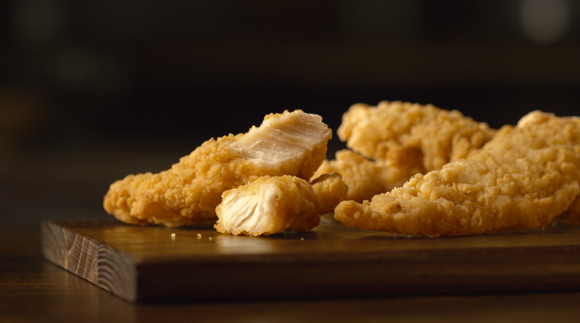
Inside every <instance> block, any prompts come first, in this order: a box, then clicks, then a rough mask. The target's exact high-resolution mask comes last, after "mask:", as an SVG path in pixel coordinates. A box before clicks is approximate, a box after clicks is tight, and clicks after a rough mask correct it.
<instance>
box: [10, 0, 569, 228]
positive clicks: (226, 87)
mask: <svg viewBox="0 0 580 323" xmlns="http://www.w3.org/2000/svg"><path fill="white" fill-rule="evenodd" d="M579 18H580V2H578V1H572V0H478V1H467V0H465V1H459V0H447V1H427V0H403V1H378V0H342V1H328V0H309V1H304V0H296V1H287V0H277V1H265V0H254V1H233V0H198V1H158V0H140V1H137V0H98V1H96V0H89V1H73V0H13V1H3V2H0V185H1V186H0V187H1V188H0V190H1V191H0V193H1V194H0V225H2V226H5V227H6V226H16V227H20V226H30V225H31V224H33V225H36V223H37V222H38V221H39V220H42V219H47V218H58V219H61V218H70V217H86V216H106V214H104V211H102V207H101V203H102V197H103V195H104V194H105V192H106V190H107V188H108V185H109V184H110V183H111V182H113V181H114V180H116V179H120V178H122V177H124V176H125V175H127V174H129V173H140V172H145V171H153V172H158V171H161V170H163V169H166V168H168V167H169V166H170V165H171V164H172V163H174V162H177V161H178V160H179V158H180V157H181V156H183V155H185V154H188V153H189V152H190V151H192V150H193V149H195V147H197V146H198V145H199V144H201V143H202V142H203V141H205V140H206V139H209V138H210V137H216V136H222V135H225V134H228V133H239V132H245V131H246V130H247V129H248V128H249V127H250V126H252V125H258V124H259V123H260V122H261V120H262V118H263V116H264V115H265V114H267V113H270V112H282V111H284V110H285V109H302V110H304V111H306V112H311V113H317V114H320V115H322V117H323V118H324V120H325V121H326V122H327V123H328V125H329V126H330V127H332V129H333V130H336V128H337V127H338V126H339V124H340V120H341V116H342V113H344V112H345V111H346V110H347V109H348V107H349V106H350V105H352V104H354V103H357V102H364V103H368V104H372V105H375V104H376V103H378V102H379V101H381V100H403V101H412V102H418V103H422V104H427V103H432V104H434V105H436V106H439V107H441V108H444V109H449V110H451V109H457V110H460V111H462V112H463V113H464V114H465V115H468V116H471V117H473V118H474V119H476V120H479V121H485V122H488V123H489V124H490V125H491V126H494V127H500V126H501V125H503V124H505V123H511V124H513V123H515V122H517V120H518V119H519V118H520V117H521V116H522V115H523V114H525V113H527V112H529V111H531V110H534V109H542V110H545V111H550V112H555V113H557V114H560V115H571V114H578V111H579V108H578V103H577V102H578V101H579V100H578V99H579V98H580V91H579V90H580V60H579V58H580V19H579ZM341 147H343V145H342V143H340V142H339V141H338V140H337V139H336V138H335V139H333V141H332V143H331V149H330V150H331V153H330V155H329V157H330V158H332V157H333V152H334V150H336V149H339V148H341Z"/></svg>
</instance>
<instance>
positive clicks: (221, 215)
mask: <svg viewBox="0 0 580 323" xmlns="http://www.w3.org/2000/svg"><path fill="white" fill-rule="evenodd" d="M346 191H347V187H346V185H345V184H344V182H343V181H342V180H341V178H340V175H338V174H332V175H322V176H321V177H320V178H318V179H316V180H314V181H313V182H312V183H308V182H307V181H305V180H304V179H301V178H299V177H296V176H288V175H286V176H277V177H270V176H264V177H260V178H258V179H257V180H255V181H254V182H252V183H250V184H248V185H242V186H239V187H237V188H234V189H231V190H229V191H226V192H224V194H223V195H222V202H221V203H220V204H219V205H218V206H217V208H216V213H217V216H218V221H217V223H216V224H215V226H214V227H215V228H216V230H217V231H218V232H221V233H229V234H233V235H239V234H244V235H251V236H259V235H271V234H275V233H279V232H282V231H284V230H287V229H289V230H294V231H309V230H311V229H312V228H314V227H316V226H317V225H318V224H319V223H320V214H322V213H327V212H332V210H333V209H334V208H335V207H336V205H337V204H338V203H339V202H340V201H342V200H343V199H344V197H345V196H346Z"/></svg>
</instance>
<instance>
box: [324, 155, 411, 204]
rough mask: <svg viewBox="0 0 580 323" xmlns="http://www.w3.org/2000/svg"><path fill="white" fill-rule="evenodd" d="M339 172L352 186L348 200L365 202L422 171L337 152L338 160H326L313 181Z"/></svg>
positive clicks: (349, 188) (348, 184)
mask: <svg viewBox="0 0 580 323" xmlns="http://www.w3.org/2000/svg"><path fill="white" fill-rule="evenodd" d="M333 172H336V173H338V174H340V175H341V176H342V179H343V180H344V182H345V183H346V185H347V186H348V194H347V195H346V199H347V200H353V201H357V202H362V201H364V200H370V199H372V198H373V196H375V195H377V194H381V193H385V192H388V191H390V190H392V189H393V188H395V187H397V186H402V185H403V184H404V183H405V182H406V181H407V180H409V178H411V176H413V175H415V174H417V173H419V170H418V169H409V168H399V167H389V166H386V165H384V164H383V163H381V162H375V161H373V160H369V159H367V158H365V157H363V156H361V155H359V154H357V153H355V152H353V151H352V150H349V149H343V150H339V151H337V152H336V159H334V160H330V161H328V160H325V161H323V162H322V165H320V168H318V170H317V171H316V173H314V176H313V178H316V177H318V176H320V175H322V174H330V173H333Z"/></svg>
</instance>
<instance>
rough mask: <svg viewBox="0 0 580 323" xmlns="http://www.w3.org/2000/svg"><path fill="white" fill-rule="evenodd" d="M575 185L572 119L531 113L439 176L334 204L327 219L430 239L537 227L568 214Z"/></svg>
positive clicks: (578, 144)
mask: <svg viewBox="0 0 580 323" xmlns="http://www.w3.org/2000/svg"><path fill="white" fill-rule="evenodd" d="M579 183H580V118H578V117H567V118H564V117H556V116H554V115H552V114H548V113H542V112H538V111H535V112H532V113H530V114H528V115H527V116H525V117H524V118H522V119H521V120H520V121H519V122H518V125H517V126H515V127H512V126H504V127H503V128H502V129H500V131H499V132H498V134H497V135H496V136H495V137H494V139H493V140H491V141H490V142H489V143H487V144H486V145H485V146H484V147H483V149H481V150H476V151H473V152H472V153H471V154H470V155H469V156H468V157H467V158H465V159H462V160H457V161H455V162H451V163H449V164H447V165H445V166H444V167H443V168H442V169H441V170H440V171H432V172H429V173H428V174H426V175H416V176H414V177H413V178H411V179H410V180H409V181H408V182H407V183H405V185H404V186H403V187H400V188H396V189H394V190H392V191H391V192H390V193H385V194H381V195H377V196H375V197H374V198H373V199H372V201H371V202H368V201H365V202H364V203H363V204H359V203H356V202H353V201H343V202H341V203H340V204H339V205H338V206H337V207H336V209H335V218H336V219H337V220H338V221H340V222H342V223H343V224H345V225H347V226H352V227H357V228H363V229H370V230H381V231H389V232H394V233H402V234H407V235H412V234H422V235H427V236H433V237H435V236H447V235H472V234H481V233H489V232H497V231H503V230H521V229H533V228H541V227H544V226H546V225H547V224H548V223H550V222H551V221H552V220H553V219H554V218H555V217H556V216H558V215H560V214H562V213H563V212H565V211H566V210H567V209H570V207H571V205H573V203H574V201H575V200H576V199H577V198H578V195H579V192H580V184H579ZM572 211H574V210H572Z"/></svg>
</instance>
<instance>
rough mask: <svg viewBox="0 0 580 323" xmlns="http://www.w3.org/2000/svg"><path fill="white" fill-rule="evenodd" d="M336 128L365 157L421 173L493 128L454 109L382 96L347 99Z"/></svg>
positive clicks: (478, 143) (472, 146) (459, 154)
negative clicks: (370, 100)
mask: <svg viewBox="0 0 580 323" xmlns="http://www.w3.org/2000/svg"><path fill="white" fill-rule="evenodd" d="M337 133H338V137H339V138H340V139H341V140H342V141H346V143H347V147H349V148H351V149H352V150H354V151H356V152H358V153H360V154H361V155H363V156H365V157H368V158H372V159H375V160H384V161H386V165H387V166H390V167H397V168H406V169H419V170H420V172H421V173H425V172H428V171H431V170H437V169H441V167H443V165H445V164H447V163H448V162H451V161H455V160H458V159H461V158H464V157H466V156H467V155H468V154H469V153H470V152H471V151H473V150H476V149H479V148H481V147H483V145H484V144H485V143H486V142H488V141H489V140H491V138H493V136H494V134H495V133H496V130H495V129H492V128H490V127H489V126H488V125H487V124H486V123H481V122H476V121H474V120H473V119H471V118H468V117H465V116H463V115H462V114H461V113H460V112H459V111H447V110H443V109H440V108H436V107H434V106H433V105H420V104H412V103H408V102H405V103H404V102H399V101H395V102H388V101H382V102H380V103H379V104H378V105H377V106H376V107H371V106H368V105H366V104H355V105H353V106H352V107H351V108H350V109H349V110H348V111H347V112H346V113H344V115H343V117H342V123H341V125H340V127H339V128H338V131H337Z"/></svg>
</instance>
